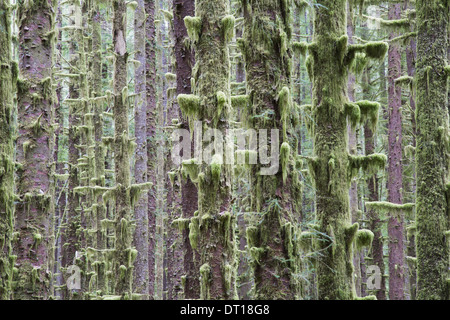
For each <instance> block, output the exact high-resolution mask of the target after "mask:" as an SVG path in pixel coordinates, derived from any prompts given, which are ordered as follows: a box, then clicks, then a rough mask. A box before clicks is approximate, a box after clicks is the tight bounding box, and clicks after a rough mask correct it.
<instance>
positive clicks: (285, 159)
mask: <svg viewBox="0 0 450 320" xmlns="http://www.w3.org/2000/svg"><path fill="white" fill-rule="evenodd" d="M290 156H291V146H290V145H289V143H287V142H284V143H283V144H282V145H281V149H280V160H281V161H280V162H281V168H282V172H283V182H284V183H286V179H287V176H288V173H289V160H290Z"/></svg>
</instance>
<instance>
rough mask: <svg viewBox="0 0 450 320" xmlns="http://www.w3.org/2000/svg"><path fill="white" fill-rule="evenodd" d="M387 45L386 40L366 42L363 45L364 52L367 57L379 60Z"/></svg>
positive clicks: (383, 54) (383, 55)
mask: <svg viewBox="0 0 450 320" xmlns="http://www.w3.org/2000/svg"><path fill="white" fill-rule="evenodd" d="M388 50H389V45H388V44H387V43H386V42H368V43H366V45H365V52H366V55H367V57H368V58H370V59H376V60H381V59H383V58H384V57H385V56H386V53H387V52H388Z"/></svg>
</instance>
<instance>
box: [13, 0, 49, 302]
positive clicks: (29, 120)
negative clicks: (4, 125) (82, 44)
mask: <svg viewBox="0 0 450 320" xmlns="http://www.w3.org/2000/svg"><path fill="white" fill-rule="evenodd" d="M52 5H54V1H51V0H43V1H36V2H19V7H18V21H19V43H20V46H19V59H20V60H19V69H20V79H19V80H18V118H19V119H20V125H19V132H18V133H19V137H18V139H17V162H19V163H20V164H21V168H22V169H21V170H19V172H18V181H17V193H18V195H19V197H20V199H21V201H20V202H19V203H18V204H17V207H16V209H17V210H16V220H15V221H16V225H15V230H16V231H17V232H19V234H20V236H19V239H18V240H17V242H15V245H14V255H15V256H17V261H16V267H17V268H18V275H17V278H15V281H16V287H15V292H14V299H25V300H29V299H48V298H49V297H50V296H51V295H52V293H51V292H50V290H49V289H50V282H51V281H52V270H53V268H52V265H51V261H52V257H51V248H52V247H53V245H54V244H53V241H54V239H53V236H52V232H51V231H52V225H51V222H52V218H53V209H54V206H53V203H54V194H53V189H52V183H51V181H52V174H53V157H52V155H53V144H54V139H53V134H52V128H51V126H52V123H53V122H52V121H53V119H52V110H51V108H52V55H53V50H52V49H53V35H54V29H53V28H54V10H53V9H52Z"/></svg>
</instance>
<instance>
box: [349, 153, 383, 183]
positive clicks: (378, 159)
mask: <svg viewBox="0 0 450 320" xmlns="http://www.w3.org/2000/svg"><path fill="white" fill-rule="evenodd" d="M348 157H349V158H348V159H349V171H348V172H349V175H350V176H349V179H350V180H351V179H352V178H353V177H355V176H356V175H357V174H358V171H359V169H362V170H363V171H364V173H366V174H367V175H373V174H375V173H376V172H377V171H378V170H383V169H384V168H385V167H386V163H387V157H386V155H384V154H378V153H375V154H371V155H368V156H353V155H348Z"/></svg>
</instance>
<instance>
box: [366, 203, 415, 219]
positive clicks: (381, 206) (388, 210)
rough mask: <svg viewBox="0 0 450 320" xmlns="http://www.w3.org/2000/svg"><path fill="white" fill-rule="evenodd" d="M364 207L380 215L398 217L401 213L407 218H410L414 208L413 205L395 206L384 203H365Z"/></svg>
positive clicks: (394, 204)
mask: <svg viewBox="0 0 450 320" xmlns="http://www.w3.org/2000/svg"><path fill="white" fill-rule="evenodd" d="M365 204H366V207H367V208H370V209H371V210H376V211H377V212H379V213H381V214H385V215H387V214H395V215H397V216H399V215H400V214H401V213H405V214H406V215H408V216H410V217H411V216H412V213H413V210H414V208H415V206H416V204H415V203H405V204H396V203H390V202H385V201H374V202H366V203H365Z"/></svg>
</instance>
